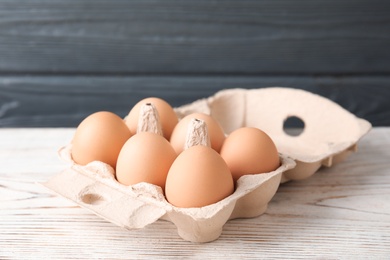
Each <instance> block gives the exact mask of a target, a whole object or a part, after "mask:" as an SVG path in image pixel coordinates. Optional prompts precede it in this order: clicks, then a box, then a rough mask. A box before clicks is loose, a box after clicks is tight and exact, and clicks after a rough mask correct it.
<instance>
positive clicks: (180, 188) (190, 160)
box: [165, 145, 234, 208]
mask: <svg viewBox="0 0 390 260" xmlns="http://www.w3.org/2000/svg"><path fill="white" fill-rule="evenodd" d="M233 191H234V183H233V178H232V175H231V173H230V171H229V168H228V166H227V165H226V163H225V161H224V160H223V159H222V157H221V156H220V155H219V154H218V153H217V152H216V151H215V150H214V149H212V148H210V147H207V146H203V145H196V146H192V147H190V148H188V149H186V150H185V151H183V152H182V153H181V154H180V155H179V156H178V157H177V159H176V160H175V161H174V162H173V164H172V166H171V168H170V170H169V172H168V176H167V180H166V185H165V195H166V198H167V200H168V201H169V203H171V204H172V205H174V206H176V207H182V208H194V207H203V206H207V205H210V204H213V203H216V202H218V201H220V200H222V199H224V198H226V197H228V196H229V195H231V194H232V193H233Z"/></svg>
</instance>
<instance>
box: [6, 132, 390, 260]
mask: <svg viewBox="0 0 390 260" xmlns="http://www.w3.org/2000/svg"><path fill="white" fill-rule="evenodd" d="M74 131H75V129H50V128H35V129H0V259H70V258H76V259H97V258H98V259H134V258H136V259H140V258H151V259H156V258H159V259H161V258H165V259H172V258H176V257H177V258H197V259H205V258H208V259H238V258H245V259H248V258H253V259H258V258H282V259H287V258H288V259H291V258H306V259H313V258H314V259H318V258H320V259H356V258H360V259H367V258H373V259H390V128H374V129H373V130H372V131H371V132H370V133H369V134H368V135H367V136H365V137H364V138H363V139H362V140H361V141H360V142H359V146H358V147H359V150H358V152H357V153H354V154H352V155H351V156H350V157H348V159H347V160H346V161H344V162H342V163H340V164H337V165H335V166H333V167H332V168H323V169H321V170H320V171H319V172H317V173H316V174H315V175H314V176H312V177H311V178H309V179H307V180H304V181H299V182H298V181H297V182H290V183H286V184H282V185H281V186H280V188H279V190H278V192H277V194H276V196H275V197H274V198H273V200H272V201H271V203H270V205H269V208H268V210H267V212H266V213H265V214H264V215H262V216H260V217H257V218H253V219H237V220H232V221H229V222H227V224H226V225H225V226H224V231H223V234H222V236H221V237H220V238H219V239H218V240H216V241H214V242H211V243H205V244H196V243H190V242H186V241H184V240H182V239H181V238H180V237H179V236H178V235H177V232H176V229H175V226H174V225H173V224H171V223H170V222H166V221H157V222H155V223H153V224H151V225H149V226H148V227H146V228H144V229H140V230H131V231H129V230H124V229H122V228H119V227H117V226H115V225H113V224H111V223H109V222H107V221H105V220H103V219H101V218H99V217H97V216H95V215H94V214H92V213H90V212H89V211H88V210H86V209H82V208H80V207H78V206H76V205H75V204H74V203H72V202H70V201H67V200H65V199H64V198H62V197H59V196H56V195H53V194H52V193H50V192H48V190H47V189H46V188H44V187H42V186H41V185H39V184H37V182H43V181H46V180H47V179H48V178H49V177H50V176H52V175H54V174H56V173H58V172H60V171H62V170H63V169H65V168H66V167H68V165H67V164H66V163H65V162H63V161H61V160H60V159H59V158H58V157H57V149H58V148H59V147H60V146H62V145H64V144H66V143H68V142H69V141H70V138H71V137H72V135H73V133H74Z"/></svg>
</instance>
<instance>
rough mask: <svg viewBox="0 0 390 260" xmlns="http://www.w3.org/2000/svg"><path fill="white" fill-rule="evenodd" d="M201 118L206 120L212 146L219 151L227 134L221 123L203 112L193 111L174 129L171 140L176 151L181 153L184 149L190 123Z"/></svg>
mask: <svg viewBox="0 0 390 260" xmlns="http://www.w3.org/2000/svg"><path fill="white" fill-rule="evenodd" d="M194 118H196V119H200V120H203V121H205V122H206V125H207V132H208V135H209V137H210V143H211V148H213V149H214V150H215V151H217V152H219V151H220V150H221V147H222V144H223V142H224V140H225V134H224V132H223V129H222V127H221V125H220V124H219V123H218V121H216V120H215V119H214V118H212V117H211V116H209V115H207V114H203V113H193V114H189V115H187V116H185V117H184V118H183V119H181V120H180V121H179V123H178V124H177V125H176V127H175V128H174V129H173V132H172V135H171V139H170V142H171V144H172V146H173V148H174V149H175V151H176V153H177V154H179V153H181V152H182V151H183V150H184V145H185V142H186V136H187V131H188V125H189V123H190V121H191V120H192V119H194Z"/></svg>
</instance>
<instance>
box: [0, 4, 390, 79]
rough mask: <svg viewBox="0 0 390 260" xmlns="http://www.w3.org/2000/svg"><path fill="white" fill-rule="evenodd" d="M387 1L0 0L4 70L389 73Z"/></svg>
mask: <svg viewBox="0 0 390 260" xmlns="http://www.w3.org/2000/svg"><path fill="white" fill-rule="evenodd" d="M389 30H390V2H388V1H385V0H356V1H353V2H351V1H347V0H343V1H336V0H333V1H325V0H320V1H315V2H313V1H310V0H300V1H294V2H291V1H287V0H280V1H272V0H266V1H265V0H263V1H252V0H244V1H207V0H201V1H178V0H169V1H156V0H147V1H145V0H137V1H124V0H113V1H94V2H93V3H92V2H90V1H86V0H69V1H66V2H64V1H60V0H52V1H45V0H30V1H26V0H2V1H0V57H1V59H0V73H3V74H14V73H21V74H25V73H28V74H30V75H31V74H40V75H42V74H44V75H46V74H67V75H68V74H88V75H96V74H99V75H112V74H114V75H123V74H125V75H129V74H131V75H145V74H146V75H150V74H154V75H156V74H158V75H161V74H164V75H167V74H168V75H176V74H186V75H188V74H190V75H198V74H217V75H221V74H223V75H264V74H266V75H275V74H276V75H280V74H283V75H302V74H304V75H307V74H317V75H318V74H321V75H323V74H327V75H328V74H333V75H344V74H353V75H356V74H365V75H366V74H388V73H389V72H390V66H389V60H390V52H389V50H388V46H389V45H390V37H389V33H388V32H389Z"/></svg>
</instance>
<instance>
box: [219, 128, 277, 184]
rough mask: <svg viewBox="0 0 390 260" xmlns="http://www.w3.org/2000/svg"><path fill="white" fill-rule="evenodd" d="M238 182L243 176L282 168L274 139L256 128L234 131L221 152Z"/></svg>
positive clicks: (227, 138)
mask: <svg viewBox="0 0 390 260" xmlns="http://www.w3.org/2000/svg"><path fill="white" fill-rule="evenodd" d="M220 154H221V156H222V158H223V159H224V160H225V161H226V163H227V165H228V166H229V169H230V171H231V172H232V175H233V178H234V180H235V181H237V180H238V179H239V178H240V177H241V176H242V175H246V174H257V173H266V172H271V171H274V170H276V169H277V168H278V167H279V166H280V159H279V154H278V151H277V149H276V146H275V144H274V142H273V141H272V139H271V138H270V137H269V136H268V135H267V134H266V133H265V132H263V131H261V130H260V129H258V128H254V127H242V128H238V129H237V130H235V131H233V132H232V133H231V134H230V135H229V136H228V137H226V139H225V142H224V144H223V146H222V149H221V152H220Z"/></svg>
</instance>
